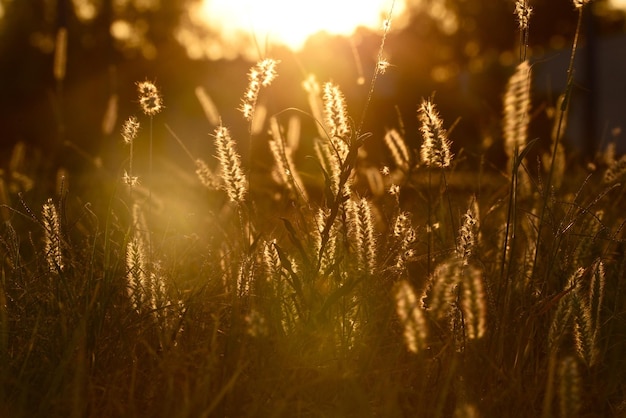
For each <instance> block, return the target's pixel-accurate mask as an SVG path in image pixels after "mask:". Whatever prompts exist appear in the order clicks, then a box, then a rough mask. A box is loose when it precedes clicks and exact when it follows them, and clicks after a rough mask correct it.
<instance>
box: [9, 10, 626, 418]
mask: <svg viewBox="0 0 626 418" xmlns="http://www.w3.org/2000/svg"><path fill="white" fill-rule="evenodd" d="M588 3H589V2H588V1H587V0H574V1H573V2H572V8H573V9H575V10H576V12H577V13H578V15H579V27H578V31H577V34H576V39H572V40H571V45H572V49H571V51H572V52H571V53H572V61H571V62H572V63H571V64H570V67H569V69H568V74H567V77H568V89H567V90H566V91H564V92H562V93H563V95H562V96H561V98H560V99H559V100H558V101H557V102H556V103H553V104H552V106H553V108H552V111H553V112H552V115H553V119H552V121H553V125H554V127H553V129H552V130H551V133H550V132H548V133H547V134H546V136H545V137H539V138H530V137H529V134H528V124H529V120H530V117H531V114H532V112H533V107H532V95H531V83H532V80H533V74H532V69H533V65H532V61H531V57H526V47H525V39H527V33H528V31H529V30H532V25H530V26H529V21H530V22H531V21H532V16H533V15H532V9H531V6H530V5H529V4H528V3H527V2H526V1H524V0H518V1H517V3H516V5H515V7H516V8H515V11H514V10H511V13H513V12H515V13H516V14H517V17H518V22H519V27H518V28H511V34H512V36H519V39H520V60H519V63H518V64H517V65H516V66H514V68H511V76H510V79H509V82H508V84H507V85H506V87H505V91H503V92H502V97H503V109H504V113H503V114H502V115H501V120H502V134H501V137H500V138H498V141H499V142H498V143H497V144H496V145H495V146H497V147H500V148H501V149H502V150H503V153H504V155H506V162H505V163H504V164H500V165H497V164H496V163H490V162H488V161H485V160H484V159H483V158H481V157H482V156H473V155H469V154H464V153H463V152H462V151H461V152H459V151H457V152H454V147H453V144H454V141H455V130H454V128H455V127H454V120H455V118H456V117H455V115H443V114H440V113H439V111H438V109H437V96H436V95H434V96H427V95H428V94H429V92H426V93H418V94H423V95H424V97H421V96H419V95H418V96H417V97H416V98H415V117H416V118H417V120H418V122H419V126H420V129H419V132H406V131H405V128H404V125H403V124H402V121H399V123H398V125H397V126H396V127H390V128H389V129H388V130H387V132H386V134H385V135H384V136H383V137H377V136H373V135H370V134H368V132H367V131H365V130H364V126H365V125H364V121H366V120H369V118H375V115H374V114H372V113H371V112H368V102H366V103H365V104H364V106H363V107H364V110H363V111H362V113H360V114H354V113H351V112H350V109H349V108H348V107H347V105H346V98H345V97H344V95H343V93H342V90H341V86H339V85H337V84H335V83H333V82H330V81H319V80H317V79H316V78H315V77H314V76H311V77H309V78H307V79H305V80H303V89H302V90H301V91H300V92H294V94H300V95H304V96H305V97H306V98H307V101H308V103H309V108H306V109H294V108H289V109H285V110H283V111H280V112H279V113H276V114H273V115H264V112H265V108H264V107H263V106H261V105H260V104H259V101H258V98H259V97H260V95H265V97H266V98H267V99H268V100H271V95H272V86H273V84H272V83H273V82H274V80H275V79H276V77H280V72H281V65H282V64H283V63H281V62H279V61H278V60H275V59H273V58H271V57H268V58H264V59H262V60H260V61H259V62H258V63H256V64H254V65H252V66H251V68H250V71H249V73H248V74H247V77H248V81H249V84H248V89H247V90H246V91H245V92H239V91H233V92H232V94H234V95H237V96H241V97H242V99H241V106H240V110H241V119H240V120H241V122H240V123H241V124H242V126H245V127H246V130H247V131H248V137H247V138H233V135H232V133H231V132H232V130H231V129H230V127H229V126H225V125H222V123H221V121H220V118H219V113H218V111H217V109H215V108H214V107H213V106H212V104H211V102H210V98H209V97H208V96H207V94H206V92H204V91H203V90H202V89H198V90H197V91H196V92H195V93H194V92H189V94H190V95H194V94H196V95H197V97H198V99H199V100H200V102H201V104H202V106H203V107H204V109H205V111H206V114H207V117H208V119H209V121H210V122H211V123H212V124H213V125H214V126H215V129H214V131H213V132H210V133H209V136H208V138H209V139H210V141H211V142H212V146H213V151H212V153H209V154H207V155H193V154H192V153H191V152H190V151H188V150H187V147H186V145H185V142H186V141H185V138H181V137H179V136H178V134H177V133H176V132H175V130H174V129H172V128H171V127H170V126H168V125H166V124H164V123H163V122H161V121H160V119H159V118H160V116H161V115H162V114H163V113H166V112H168V103H167V96H165V97H164V96H162V94H161V92H160V91H159V87H158V84H157V83H153V82H152V81H150V80H148V79H146V80H139V81H138V83H137V84H136V85H135V86H127V88H129V89H136V91H137V102H138V105H139V107H138V112H137V114H136V115H123V116H122V117H123V119H124V123H123V125H122V126H121V127H120V128H119V129H120V142H119V146H120V147H125V152H127V155H128V157H127V158H126V159H125V160H124V161H123V162H122V163H121V165H120V167H119V172H118V173H116V180H115V182H114V184H113V185H109V187H107V188H103V190H92V191H91V192H92V194H93V195H97V196H98V197H99V199H97V200H96V201H97V202H98V203H97V204H94V203H92V202H91V201H87V200H83V198H82V197H81V196H76V195H74V194H72V193H71V192H68V191H67V189H66V188H65V187H64V180H63V179H60V180H59V181H58V186H57V187H56V190H57V192H56V193H55V194H54V195H51V196H49V197H48V198H46V199H43V200H39V201H38V200H36V199H33V198H30V197H29V195H17V194H15V193H13V191H12V189H11V188H10V187H9V185H8V184H7V182H6V178H5V179H4V180H3V182H2V183H1V185H2V188H1V189H0V192H1V193H0V194H1V195H2V199H3V201H4V202H5V203H6V202H9V201H11V202H18V203H17V204H11V205H8V204H4V205H2V216H3V221H4V222H3V224H2V226H1V228H0V244H1V245H0V248H1V254H2V276H1V282H0V364H1V365H2V367H0V416H1V417H7V418H13V417H14V418H26V417H177V418H196V417H214V416H215V417H248V416H250V417H404V416H413V417H429V418H430V417H432V418H438V417H457V418H470V417H542V418H549V417H562V418H565V417H568V418H570V417H613V416H615V417H626V289H625V288H626V284H625V280H626V278H625V277H624V275H625V272H626V254H625V253H624V230H623V229H624V222H625V221H626V212H625V211H624V208H625V207H626V205H625V193H626V188H625V187H626V186H625V185H624V183H623V182H624V180H625V174H626V157H621V158H620V157H619V156H617V155H615V153H614V152H613V151H612V150H613V149H614V148H612V147H611V146H609V147H608V148H607V149H605V150H603V151H602V152H600V153H598V155H597V156H593V157H590V158H589V159H588V160H586V161H584V162H581V159H579V158H572V157H571V155H570V154H569V149H568V147H567V146H566V144H564V142H563V132H564V131H565V126H566V124H567V121H568V119H567V111H568V109H569V104H570V94H569V93H570V91H571V88H572V84H573V67H572V66H573V62H574V55H575V54H576V51H577V48H578V45H577V42H578V41H577V38H578V34H579V33H580V16H582V13H583V12H584V11H585V8H586V7H588ZM390 24H392V19H389V20H387V22H386V24H385V25H384V27H383V29H382V33H381V44H380V50H379V53H378V59H377V64H376V67H375V68H374V69H373V77H372V79H371V80H370V84H369V91H370V96H371V93H372V92H373V91H375V89H376V87H377V81H378V80H379V79H380V78H382V77H385V72H386V71H391V70H392V69H390V63H389V62H387V61H386V60H385V58H384V56H385V55H384V46H385V39H386V35H387V33H388V30H389V27H390ZM516 30H518V31H519V32H518V33H517V34H516V32H515V31H516ZM59 38H60V39H61V42H62V41H63V35H61V36H60V37H59ZM58 49H59V50H60V51H62V50H63V48H58ZM63 62H64V57H62V56H57V60H56V62H55V72H54V75H55V78H56V79H57V81H58V82H59V86H61V88H62V83H63V78H64V71H63ZM391 64H393V63H391ZM242 77H244V78H245V77H246V74H242ZM155 84H157V85H155ZM367 100H368V101H369V99H367ZM498 117H500V116H498ZM303 120H306V121H313V126H314V127H315V132H314V133H313V135H312V137H307V138H303V137H302V136H303V135H304V134H302V135H301V132H305V131H303V130H302V131H301V130H300V129H299V127H300V123H301V121H303ZM158 131H160V132H161V133H163V132H166V134H167V135H168V136H169V137H170V138H171V139H172V141H174V143H176V144H177V145H176V146H177V147H181V148H182V149H184V150H185V151H184V152H186V153H188V155H189V157H190V158H189V160H188V161H189V164H188V166H186V167H183V168H182V169H180V170H178V171H177V172H178V173H182V174H180V176H181V177H180V178H178V177H174V178H172V177H170V176H168V175H167V174H163V172H162V167H163V162H162V161H159V162H156V161H153V158H152V138H153V135H154V133H155V132H158ZM200 134H202V135H205V134H206V133H200ZM416 137H419V138H420V142H419V143H416V142H415V141H413V140H409V138H416ZM304 141H307V142H308V143H312V144H313V146H312V147H311V149H310V150H309V151H310V152H309V151H307V152H306V154H307V155H303V153H302V150H301V149H300V147H299V144H301V143H302V142H304ZM253 143H254V147H255V149H262V150H264V151H263V152H264V153H265V154H266V155H267V156H269V157H271V158H270V161H271V164H268V165H267V166H261V167H260V166H259V165H254V164H253V161H252V160H253V156H254V154H253V153H252V152H248V151H246V152H244V151H245V150H249V149H250V147H251V145H252V144H253ZM371 144H378V146H379V149H382V150H384V153H382V154H381V153H376V152H367V149H368V146H369V145H371ZM22 151H23V150H22V149H21V148H20V147H19V146H18V147H16V150H15V154H16V157H15V158H19V156H20V155H22V154H21V153H22ZM455 153H456V154H457V155H454V154H455ZM383 154H384V155H383ZM459 154H462V158H459ZM471 159H475V161H468V160H471ZM301 165H302V166H306V167H307V168H306V170H302V169H300V166H301ZM468 167H472V168H471V169H469V168H468ZM476 167H478V168H476ZM18 180H20V179H18V178H14V179H13V181H18ZM22 180H23V179H22ZM37 181H38V180H37V179H36V180H35V181H34V182H35V184H34V186H33V187H34V188H37ZM35 196H36V195H35ZM165 196H170V198H166V197H165ZM171 196H175V198H171Z"/></svg>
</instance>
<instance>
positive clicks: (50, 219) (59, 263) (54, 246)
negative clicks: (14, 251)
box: [42, 199, 64, 271]
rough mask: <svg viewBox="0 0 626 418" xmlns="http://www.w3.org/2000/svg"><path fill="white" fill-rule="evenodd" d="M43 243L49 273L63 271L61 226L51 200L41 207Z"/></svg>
mask: <svg viewBox="0 0 626 418" xmlns="http://www.w3.org/2000/svg"><path fill="white" fill-rule="evenodd" d="M42 217H43V226H44V243H45V251H46V260H47V261H48V267H49V268H50V271H57V269H60V270H63V267H64V265H63V256H62V253H61V224H60V222H59V214H58V212H57V208H56V206H55V205H54V202H53V201H52V199H48V201H47V202H46V203H45V204H44V205H43V210H42Z"/></svg>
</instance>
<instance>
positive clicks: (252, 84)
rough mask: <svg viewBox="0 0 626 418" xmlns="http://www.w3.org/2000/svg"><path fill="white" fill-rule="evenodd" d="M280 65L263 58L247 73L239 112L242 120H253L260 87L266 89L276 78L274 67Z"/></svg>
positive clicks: (275, 61) (277, 62)
mask: <svg viewBox="0 0 626 418" xmlns="http://www.w3.org/2000/svg"><path fill="white" fill-rule="evenodd" d="M279 63H280V61H277V60H275V59H272V58H265V59H263V60H261V61H259V62H257V63H256V65H255V66H254V67H252V68H250V71H248V88H247V90H246V91H245V93H244V95H243V99H242V103H241V105H240V107H239V110H240V111H241V112H242V113H243V116H244V118H245V119H246V120H247V121H248V122H251V121H252V120H253V119H254V109H255V108H256V102H257V99H258V97H259V91H260V90H261V87H267V86H269V85H270V84H272V81H274V79H275V78H276V77H277V76H278V73H277V72H276V66H277V65H278V64H279Z"/></svg>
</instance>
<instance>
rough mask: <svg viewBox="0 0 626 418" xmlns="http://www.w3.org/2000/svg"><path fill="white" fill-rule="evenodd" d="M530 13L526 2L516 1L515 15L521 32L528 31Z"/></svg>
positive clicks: (524, 0)
mask: <svg viewBox="0 0 626 418" xmlns="http://www.w3.org/2000/svg"><path fill="white" fill-rule="evenodd" d="M532 12H533V8H532V7H530V6H529V5H528V0H517V1H516V2H515V14H516V15H517V22H518V23H519V28H520V29H521V30H526V29H528V22H529V20H530V16H531V15H532Z"/></svg>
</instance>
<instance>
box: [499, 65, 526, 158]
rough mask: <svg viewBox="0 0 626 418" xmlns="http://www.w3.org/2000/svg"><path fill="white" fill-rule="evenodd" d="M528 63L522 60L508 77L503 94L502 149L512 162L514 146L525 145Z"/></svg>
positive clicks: (520, 146)
mask: <svg viewBox="0 0 626 418" xmlns="http://www.w3.org/2000/svg"><path fill="white" fill-rule="evenodd" d="M530 79H531V72H530V65H529V64H528V61H523V62H522V63H520V64H519V65H518V66H517V68H516V69H515V73H514V74H513V75H512V76H511V78H510V79H509V82H508V84H507V87H506V94H505V95H504V128H503V131H504V150H505V151H506V154H507V156H508V157H509V164H512V159H513V155H514V153H515V149H516V148H522V147H523V146H524V145H526V139H527V137H528V119H529V116H528V114H529V111H530Z"/></svg>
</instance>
